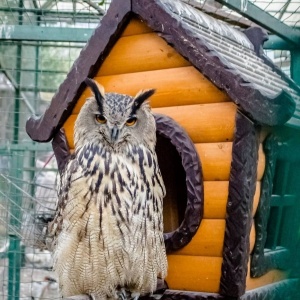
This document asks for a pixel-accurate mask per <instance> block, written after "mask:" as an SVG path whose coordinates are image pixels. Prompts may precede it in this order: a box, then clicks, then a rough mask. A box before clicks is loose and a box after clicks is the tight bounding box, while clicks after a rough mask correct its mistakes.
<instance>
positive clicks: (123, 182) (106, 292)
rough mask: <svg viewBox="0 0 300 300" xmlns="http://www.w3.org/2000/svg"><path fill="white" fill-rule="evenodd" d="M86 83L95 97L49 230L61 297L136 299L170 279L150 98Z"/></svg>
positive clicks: (80, 120) (78, 128) (78, 129)
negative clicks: (167, 276) (168, 277)
mask: <svg viewBox="0 0 300 300" xmlns="http://www.w3.org/2000/svg"><path fill="white" fill-rule="evenodd" d="M86 82H87V84H88V85H89V86H90V87H91V88H92V90H93V92H94V95H95V97H92V98H90V99H87V101H86V103H85V104H84V105H83V107H82V109H81V111H80V113H79V115H78V117H77V120H76V123H75V128H74V132H75V135H74V141H75V154H74V157H73V158H72V159H71V160H70V161H69V163H68V164H67V166H66V169H65V171H64V172H63V174H62V177H61V186H60V191H59V199H58V209H57V213H56V216H55V219H54V221H53V222H52V223H51V224H50V226H49V231H50V234H51V236H52V238H53V242H52V245H53V249H54V269H55V271H56V272H57V274H58V277H59V284H60V287H61V291H62V295H63V296H71V295H77V294H88V295H91V296H93V297H94V298H95V299H130V298H135V299H137V298H138V296H139V294H145V293H151V292H153V291H154V290H155V288H156V284H157V277H158V276H159V277H161V278H165V276H166V272H167V260H166V254H165V246H164V240H163V219H162V199H163V196H164V194H165V187H164V184H163V180H162V177H161V173H160V170H159V167H158V162H157V157H156V154H155V143H156V134H155V121H154V117H153V115H152V113H151V111H150V107H149V104H148V101H147V99H148V98H149V97H150V96H151V95H152V94H153V91H152V90H149V91H145V92H141V93H139V94H138V95H137V96H136V97H135V98H132V97H130V96H127V95H120V94H115V93H108V94H104V92H103V90H102V89H99V87H98V86H97V85H96V84H95V82H94V81H91V80H90V79H88V80H87V81H86ZM125 291H126V292H125ZM130 294H131V295H130ZM129 295H130V296H129ZM127 297H128V298H127Z"/></svg>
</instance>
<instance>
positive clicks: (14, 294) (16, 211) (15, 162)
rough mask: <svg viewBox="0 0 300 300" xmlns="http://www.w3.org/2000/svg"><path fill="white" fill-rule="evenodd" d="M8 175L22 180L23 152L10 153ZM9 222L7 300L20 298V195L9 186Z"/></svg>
mask: <svg viewBox="0 0 300 300" xmlns="http://www.w3.org/2000/svg"><path fill="white" fill-rule="evenodd" d="M10 163H11V165H10V175H11V177H12V178H16V179H18V178H22V175H23V171H22V169H23V152H20V151H12V152H11V159H10ZM9 199H10V205H9V209H10V220H9V224H10V226H9V228H10V230H9V250H8V260H9V266H8V299H11V300H18V299H19V298H20V273H21V259H22V253H21V240H20V238H19V236H18V233H20V231H21V224H22V220H21V218H22V214H21V207H22V193H21V191H20V190H19V189H17V188H16V186H14V185H11V186H10V193H9Z"/></svg>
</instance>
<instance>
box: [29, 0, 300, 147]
mask: <svg viewBox="0 0 300 300" xmlns="http://www.w3.org/2000/svg"><path fill="white" fill-rule="evenodd" d="M133 15H138V16H139V17H140V18H141V19H143V20H144V21H145V22H146V23H147V24H148V26H149V27H150V28H152V29H153V30H154V31H155V32H157V33H158V34H159V35H160V36H161V37H162V38H163V39H165V40H166V41H167V42H168V43H169V44H170V45H171V46H172V47H174V48H175V49H176V50H177V51H178V53H180V54H181V55H182V56H184V57H185V58H186V59H187V60H189V61H190V62H191V64H192V65H194V66H195V67H196V68H197V69H198V70H199V71H200V72H201V73H203V74H204V75H205V76H206V77H207V78H208V79H209V80H211V81H212V82H213V83H214V84H215V85H216V86H217V87H219V88H220V89H222V90H224V91H225V92H226V93H227V94H228V95H229V96H230V98H231V99H232V100H233V101H234V102H235V103H236V104H237V105H238V107H239V109H240V110H241V111H242V112H243V113H244V114H246V115H247V116H248V117H250V118H251V119H252V120H254V121H255V122H257V123H259V124H262V125H271V126H272V125H281V124H285V123H286V122H287V123H286V124H287V125H290V126H296V127H299V126H300V88H299V87H298V86H297V85H296V84H295V83H294V82H293V81H292V80H291V79H290V78H288V77H287V76H286V75H285V74H284V73H283V72H282V71H281V70H280V69H278V68H276V67H275V66H274V65H273V64H272V63H271V62H270V61H269V60H268V58H267V57H266V56H265V55H264V54H263V51H262V43H263V42H264V41H265V40H266V39H267V35H266V33H265V32H264V31H263V30H261V29H260V28H251V29H248V30H246V31H245V32H241V31H238V30H236V29H235V28H233V27H231V26H230V25H228V24H226V23H224V22H222V21H220V20H216V19H214V18H212V17H210V16H208V15H206V14H205V13H203V12H201V11H199V10H197V9H195V8H193V7H192V6H190V5H189V4H187V3H184V2H181V1H179V0H113V1H112V4H111V6H110V8H109V10H108V12H107V14H106V15H105V16H104V17H103V19H102V21H101V24H99V26H98V27H97V28H96V29H95V32H94V34H93V35H92V37H91V38H90V40H89V41H88V43H87V45H86V46H85V48H84V49H83V50H82V51H81V53H80V56H79V58H78V59H77V60H76V61H75V63H74V65H73V67H72V68H71V70H70V72H69V73H68V75H67V78H66V79H65V81H64V82H63V83H62V84H61V86H60V87H59V90H58V91H57V93H56V94H55V96H54V97H53V99H52V101H51V104H50V106H49V108H48V109H47V110H46V112H45V113H44V115H43V116H41V117H31V118H30V119H29V120H28V121H27V124H26V129H27V132H28V134H29V136H30V137H31V138H32V139H33V140H36V141H41V142H46V141H49V140H51V139H52V138H53V136H54V134H55V133H56V132H57V131H58V130H59V129H60V127H61V126H62V125H63V123H64V122H65V121H66V119H67V118H68V116H69V115H70V114H71V111H72V109H73V107H74V106H75V104H76V101H77V100H78V98H79V97H80V95H81V93H82V92H83V90H84V88H85V83H84V80H85V78H86V77H94V76H95V74H96V73H97V71H98V69H99V68H100V66H101V64H102V62H103V61H104V60H105V58H106V56H107V55H108V53H109V51H110V49H111V48H112V46H113V45H114V43H115V42H116V41H117V39H118V38H119V36H120V34H121V33H122V30H123V29H124V28H125V26H126V24H127V22H128V20H129V19H130V18H131V17H132V16H133ZM295 108H296V109H295Z"/></svg>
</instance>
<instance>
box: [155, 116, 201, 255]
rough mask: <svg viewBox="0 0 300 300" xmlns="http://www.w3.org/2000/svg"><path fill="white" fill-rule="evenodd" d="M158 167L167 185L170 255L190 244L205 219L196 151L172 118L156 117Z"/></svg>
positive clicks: (167, 236)
mask: <svg viewBox="0 0 300 300" xmlns="http://www.w3.org/2000/svg"><path fill="white" fill-rule="evenodd" d="M155 120H156V133H157V146H156V153H157V157H158V163H159V167H160V169H161V172H162V177H163V180H164V183H165V186H166V197H165V198H164V206H163V208H164V227H165V230H164V231H165V234H164V238H165V244H166V249H167V251H168V252H170V251H174V250H178V249H180V248H182V247H183V246H185V245H187V244H188V243H189V242H190V240H191V239H192V237H193V236H194V235H195V233H196V232H197V229H198V228H199V225H200V222H201V220H202V217H203V199H204V198H203V177H202V168H201V163H200V160H199V158H198V154H197V151H196V149H195V146H194V144H193V142H192V141H191V139H190V137H189V136H188V134H187V133H186V132H185V130H184V129H183V128H182V127H181V126H180V125H179V124H177V123H176V122H175V121H174V120H173V119H171V118H170V117H167V116H164V115H158V114H155Z"/></svg>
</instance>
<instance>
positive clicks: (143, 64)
mask: <svg viewBox="0 0 300 300" xmlns="http://www.w3.org/2000/svg"><path fill="white" fill-rule="evenodd" d="M184 66H190V63H189V62H188V61H187V60H186V59H185V58H183V57H182V56H181V55H180V54H178V53H177V52H176V50H175V49H174V48H172V47H171V46H169V45H168V44H167V43H166V41H165V40H164V39H162V38H161V37H159V36H158V35H157V34H156V33H144V34H139V35H131V36H124V37H121V38H119V40H118V41H117V42H116V44H115V45H114V46H113V48H112V49H111V51H110V53H109V54H108V56H107V57H106V59H105V61H104V62H103V64H102V65H101V67H100V69H99V71H98V73H97V75H96V76H107V75H116V74H124V73H134V72H143V71H150V70H161V69H169V68H179V67H184Z"/></svg>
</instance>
